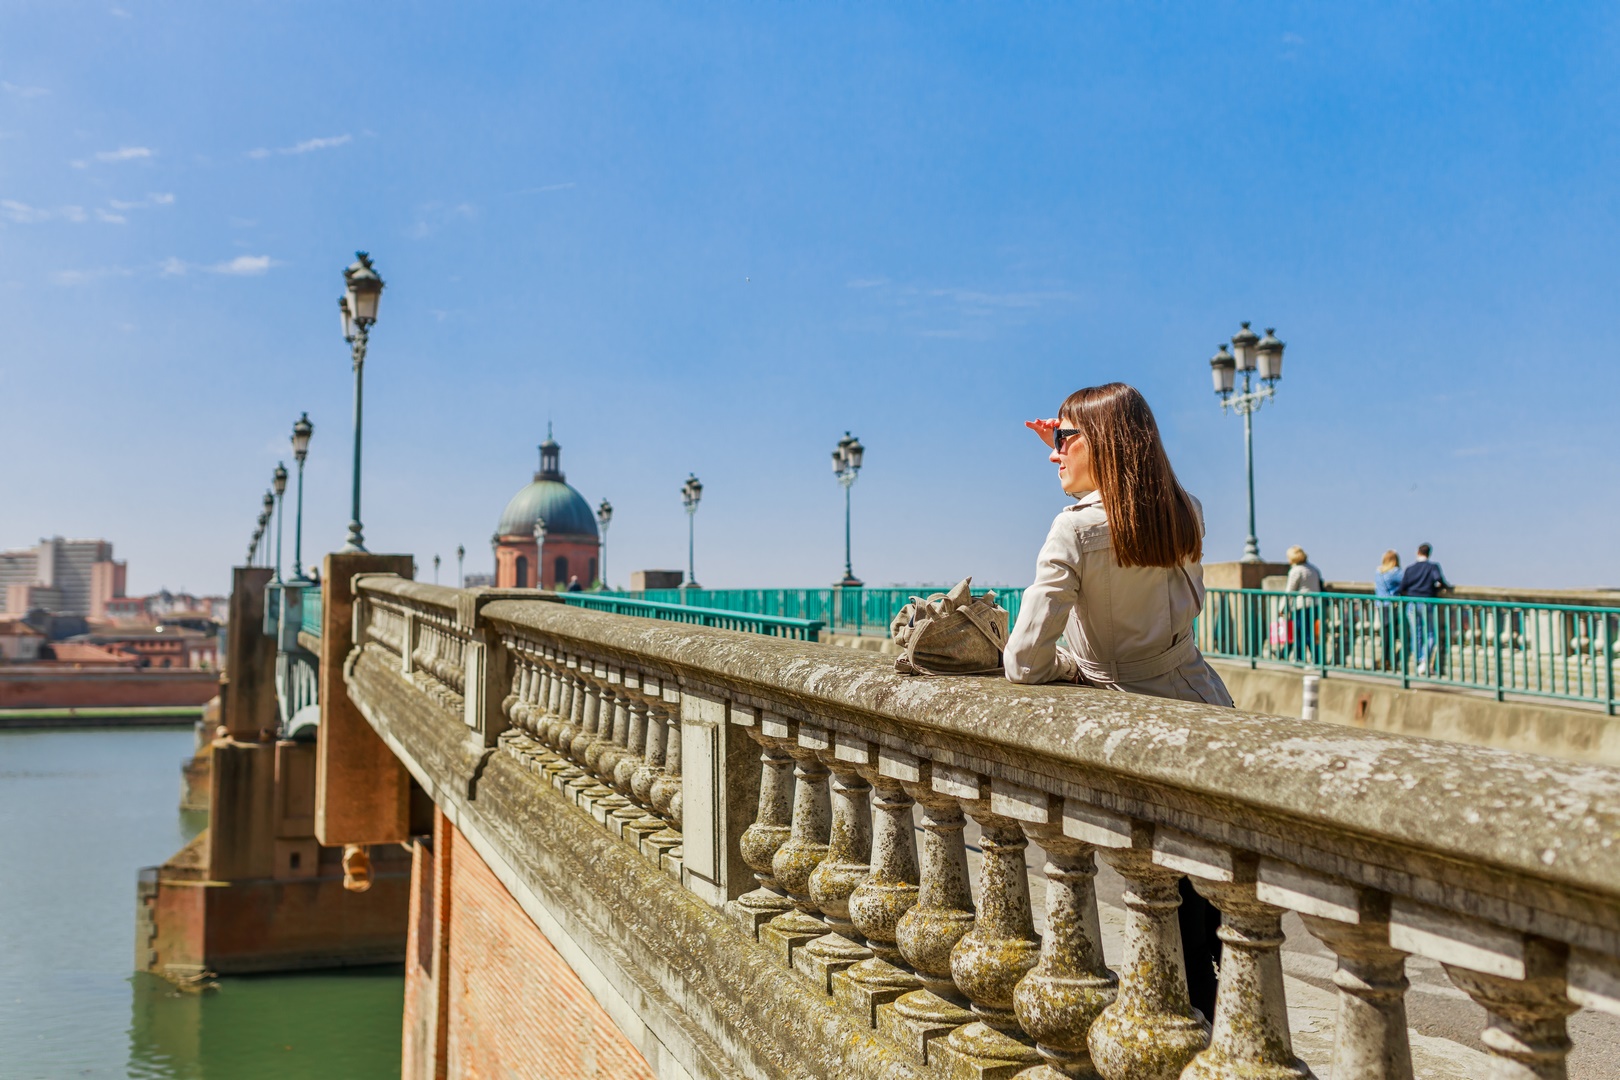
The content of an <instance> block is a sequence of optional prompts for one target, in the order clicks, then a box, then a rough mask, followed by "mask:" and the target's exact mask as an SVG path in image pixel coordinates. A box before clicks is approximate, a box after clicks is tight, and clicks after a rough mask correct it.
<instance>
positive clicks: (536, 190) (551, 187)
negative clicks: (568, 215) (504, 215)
mask: <svg viewBox="0 0 1620 1080" xmlns="http://www.w3.org/2000/svg"><path fill="white" fill-rule="evenodd" d="M578 186H579V185H577V184H575V183H574V181H572V180H569V181H568V182H567V183H563V184H542V185H540V186H539V187H527V188H519V189H518V190H516V191H509V192H507V194H508V195H544V194H545V193H546V192H548V191H567V190H568V189H569V188H572V187H578Z"/></svg>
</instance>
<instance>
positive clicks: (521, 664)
mask: <svg viewBox="0 0 1620 1080" xmlns="http://www.w3.org/2000/svg"><path fill="white" fill-rule="evenodd" d="M501 644H502V645H504V646H505V647H506V652H507V655H509V656H510V657H511V658H512V686H511V688H510V689H509V690H508V691H507V694H506V696H505V697H503V698H501V714H502V715H504V716H505V717H506V718H507V720H509V721H511V724H512V726H513V727H515V728H517V729H518V731H519V732H521V733H522V734H523V735H524V736H525V737H527V736H528V734H529V731H528V728H527V727H526V726H525V725H524V722H523V720H522V719H521V718H520V717H521V714H520V713H519V712H518V706H519V705H521V704H525V703H526V701H527V698H528V692H529V665H528V661H527V659H526V658H525V657H524V655H523V653H522V651H521V650H520V649H519V648H518V647H517V643H516V642H514V641H513V640H512V639H511V638H503V639H502V641H501Z"/></svg>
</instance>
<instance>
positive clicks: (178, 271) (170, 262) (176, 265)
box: [158, 255, 187, 277]
mask: <svg viewBox="0 0 1620 1080" xmlns="http://www.w3.org/2000/svg"><path fill="white" fill-rule="evenodd" d="M186 269H187V267H186V264H185V261H184V260H182V259H177V258H175V257H174V256H173V255H170V256H169V257H168V258H167V259H164V260H163V261H162V262H160V263H158V274H159V276H161V277H185V276H186Z"/></svg>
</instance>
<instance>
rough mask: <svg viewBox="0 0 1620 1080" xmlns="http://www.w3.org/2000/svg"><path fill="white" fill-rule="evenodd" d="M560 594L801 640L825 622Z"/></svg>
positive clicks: (598, 605)
mask: <svg viewBox="0 0 1620 1080" xmlns="http://www.w3.org/2000/svg"><path fill="white" fill-rule="evenodd" d="M557 596H558V598H559V599H560V600H562V602H563V603H565V604H572V605H573V606H574V607H582V608H589V609H590V610H592V611H606V612H610V613H612V614H614V615H637V616H640V617H641V618H644V619H664V620H666V621H669V622H680V623H690V624H692V625H694V626H713V627H717V628H718V629H721V630H741V631H744V632H746V633H750V634H765V635H767V636H769V637H783V638H794V639H797V640H799V641H815V640H817V639H818V638H819V637H820V635H821V630H822V627H824V626H825V625H826V623H825V622H823V621H822V620H819V619H803V618H795V617H790V616H781V615H766V614H758V613H752V612H745V611H736V610H727V609H720V608H705V607H697V606H695V605H689V604H670V603H663V602H660V601H657V600H641V599H634V598H629V597H624V596H613V595H605V594H603V593H569V592H565V593H558V594H557Z"/></svg>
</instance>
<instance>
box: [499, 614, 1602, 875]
mask: <svg viewBox="0 0 1620 1080" xmlns="http://www.w3.org/2000/svg"><path fill="white" fill-rule="evenodd" d="M482 614H483V617H484V618H485V619H487V620H489V621H490V622H491V623H493V624H495V625H496V626H498V627H499V626H501V625H502V624H504V625H507V626H510V627H512V628H513V630H514V631H516V632H523V631H526V630H527V631H536V632H539V633H542V634H547V635H552V636H555V637H558V638H561V639H564V640H567V639H573V640H577V641H580V642H584V643H589V644H590V645H591V646H592V647H594V648H596V649H598V650H600V651H602V652H605V653H607V654H610V655H611V654H617V655H618V656H620V657H621V658H622V659H623V661H624V662H626V663H632V664H634V663H641V664H643V665H645V664H647V663H648V662H651V663H653V664H656V665H667V666H668V667H669V668H670V669H672V670H679V671H680V672H681V673H682V675H683V676H684V677H687V678H693V679H698V680H708V681H711V682H712V683H713V684H714V685H716V686H720V687H726V688H729V689H731V690H732V691H733V692H736V693H739V694H741V695H744V696H747V695H750V694H752V695H753V696H755V697H756V698H758V699H759V700H760V701H763V702H796V703H800V704H802V705H803V707H804V709H805V711H806V713H807V714H809V715H820V716H824V717H829V718H831V719H833V720H834V721H836V720H838V719H840V718H844V719H847V720H849V721H850V722H851V723H853V724H857V725H860V726H862V727H865V728H868V729H875V731H876V734H877V737H882V735H883V728H884V727H885V724H884V721H885V720H889V721H892V722H894V723H891V724H890V725H888V726H890V727H896V728H897V727H898V725H900V724H903V725H905V730H904V732H903V733H902V732H900V731H899V730H895V731H894V735H895V737H896V739H897V740H898V741H897V742H896V745H897V746H900V747H901V748H904V743H905V740H906V739H915V738H916V737H918V735H919V734H921V735H923V736H924V737H931V736H933V735H934V734H935V733H937V735H938V736H939V737H940V746H941V748H945V747H946V746H947V744H948V743H949V741H950V740H951V738H952V737H955V738H957V739H967V740H971V741H973V742H977V743H981V744H990V745H991V746H993V747H994V749H995V755H994V760H995V761H997V762H1000V763H1014V764H1016V765H1017V766H1019V767H1022V768H1027V769H1029V770H1030V771H1031V772H1033V773H1037V774H1039V773H1043V772H1044V773H1047V774H1051V773H1052V772H1053V769H1052V766H1053V765H1061V766H1066V767H1072V768H1078V769H1081V770H1084V771H1086V772H1089V773H1091V774H1093V775H1096V776H1098V777H1099V778H1104V779H1106V780H1110V781H1111V780H1114V779H1123V780H1127V781H1131V780H1135V781H1143V782H1147V783H1149V784H1152V785H1154V786H1155V787H1158V786H1161V785H1162V786H1168V787H1169V788H1173V789H1180V790H1182V791H1186V792H1191V793H1196V794H1197V795H1198V796H1200V797H1201V798H1202V799H1204V800H1206V801H1207V800H1211V799H1213V800H1217V801H1220V802H1223V803H1226V804H1229V805H1234V806H1238V805H1241V806H1245V807H1250V808H1254V809H1258V810H1261V811H1264V812H1266V813H1267V814H1269V815H1275V816H1278V817H1282V818H1288V819H1294V820H1296V821H1299V822H1301V823H1306V824H1309V825H1313V826H1316V827H1318V828H1322V829H1326V830H1330V831H1332V832H1336V833H1351V834H1359V835H1361V836H1366V837H1372V838H1376V839H1379V840H1383V841H1393V842H1395V843H1398V844H1403V845H1421V847H1422V849H1423V850H1424V851H1428V852H1433V853H1435V855H1437V856H1440V857H1444V858H1446V859H1447V860H1456V861H1458V862H1461V863H1463V864H1474V865H1478V864H1484V865H1487V866H1491V867H1497V868H1500V869H1502V870H1506V871H1509V872H1510V873H1512V874H1514V875H1516V876H1523V877H1525V878H1533V879H1539V880H1541V881H1546V882H1550V883H1556V884H1558V885H1562V886H1574V887H1575V888H1577V889H1584V890H1589V891H1590V892H1591V893H1592V894H1594V895H1595V896H1607V895H1612V893H1613V891H1614V889H1615V883H1616V882H1617V881H1620V845H1615V844H1613V843H1612V837H1613V836H1614V835H1616V834H1617V833H1620V769H1614V768H1610V767H1606V766H1600V765H1588V764H1581V763H1575V762H1568V761H1560V760H1557V759H1554V758H1548V757H1538V756H1534V755H1530V754H1523V753H1513V752H1509V751H1504V750H1497V749H1492V748H1488V747H1476V746H1464V745H1459V744H1453V743H1445V742H1438V741H1434V740H1428V739H1419V738H1414V737H1410V736H1402V735H1395V734H1388V733H1383V732H1375V731H1363V730H1356V729H1348V728H1345V727H1343V726H1340V725H1337V724H1330V723H1325V722H1311V721H1304V720H1288V719H1282V718H1278V717H1270V716H1260V715H1255V714H1250V713H1243V712H1238V711H1235V710H1232V709H1223V708H1217V707H1213V706H1204V705H1196V704H1189V703H1185V702H1175V701H1165V700H1161V699H1155V698H1147V697H1141V696H1137V695H1133V694H1120V693H1116V692H1113V691H1107V690H1093V689H1087V688H1079V687H1066V686H1020V685H1014V684H1012V683H1009V682H1007V681H1005V680H1002V679H991V678H954V679H946V678H941V679H928V678H908V677H906V676H901V675H897V674H896V673H895V672H894V666H893V663H892V661H890V660H888V659H887V658H885V657H882V656H877V655H872V654H868V653H864V652H857V651H854V650H849V649H837V648H832V647H827V646H821V645H813V644H807V643H804V642H787V641H780V640H777V639H773V638H767V637H760V636H757V635H750V634H742V633H735V632H731V631H725V630H711V629H706V628H702V627H693V626H688V625H685V624H678V623H667V622H656V621H653V620H647V619H636V618H628V617H624V616H613V615H604V614H600V613H597V612H591V611H584V610H578V609H573V608H557V607H554V606H553V605H549V604H535V603H526V602H523V601H514V600H504V601H497V602H493V603H490V604H488V605H486V606H485V608H484V609H483V613H482ZM958 745H960V744H958Z"/></svg>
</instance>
